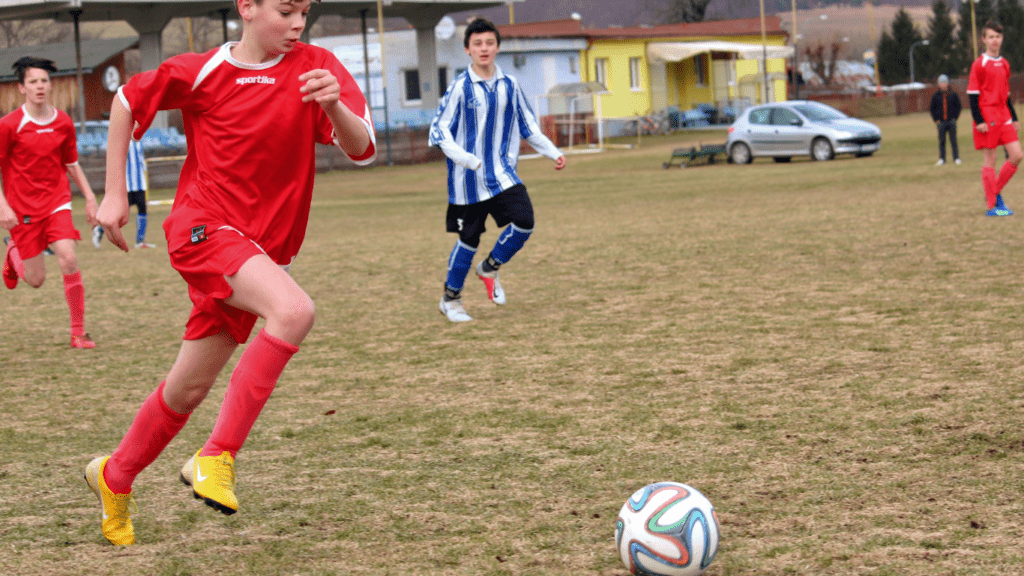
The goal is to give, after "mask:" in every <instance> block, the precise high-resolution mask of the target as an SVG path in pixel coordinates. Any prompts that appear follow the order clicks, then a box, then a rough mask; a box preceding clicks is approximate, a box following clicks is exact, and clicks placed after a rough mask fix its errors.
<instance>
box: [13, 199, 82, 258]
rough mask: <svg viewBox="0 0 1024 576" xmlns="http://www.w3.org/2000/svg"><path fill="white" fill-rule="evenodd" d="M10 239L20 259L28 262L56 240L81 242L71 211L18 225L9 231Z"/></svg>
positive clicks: (58, 212)
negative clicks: (16, 248)
mask: <svg viewBox="0 0 1024 576" xmlns="http://www.w3.org/2000/svg"><path fill="white" fill-rule="evenodd" d="M11 239H12V240H14V244H15V245H16V246H17V247H18V253H19V254H21V259H22V260H28V259H29V258H32V257H34V256H38V255H39V253H41V252H42V251H43V250H46V247H47V246H49V245H50V244H52V243H53V242H56V241H57V240H81V239H82V235H81V234H79V233H78V230H76V229H75V224H74V223H73V222H72V221H71V210H58V211H57V212H54V213H53V214H50V215H49V216H45V217H43V218H40V219H38V220H33V221H32V222H29V223H28V224H18V225H17V226H15V227H14V228H12V229H11Z"/></svg>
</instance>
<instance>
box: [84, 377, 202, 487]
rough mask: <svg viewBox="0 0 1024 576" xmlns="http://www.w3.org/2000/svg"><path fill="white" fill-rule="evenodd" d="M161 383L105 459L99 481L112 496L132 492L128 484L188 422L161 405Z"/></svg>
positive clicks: (162, 387) (162, 390)
mask: <svg viewBox="0 0 1024 576" xmlns="http://www.w3.org/2000/svg"><path fill="white" fill-rule="evenodd" d="M164 384H165V383H164V382H161V383H160V386H159V387H157V389H156V392H153V393H152V394H150V395H149V398H146V401H145V402H143V403H142V407H141V408H139V413H138V414H136V415H135V420H134V421H133V422H132V425H131V426H130V427H129V428H128V432H127V433H126V434H125V435H124V438H123V439H122V440H121V443H120V444H118V446H117V450H114V454H113V455H112V456H111V457H110V459H109V460H107V465H106V466H105V467H104V469H103V479H104V480H105V481H106V483H107V486H109V487H110V489H111V491H113V492H114V494H127V493H129V492H131V491H132V482H134V481H135V477H136V476H138V475H139V472H142V471H143V470H144V469H145V468H146V466H149V465H150V464H152V463H153V460H156V457H157V456H159V455H160V453H161V452H163V451H164V448H166V447H167V444H168V443H170V441H171V440H173V439H174V437H175V436H177V435H178V432H180V431H181V429H182V428H183V427H184V426H185V423H186V422H188V417H189V415H188V414H178V413H177V412H175V411H174V410H171V407H170V406H168V405H167V403H166V402H164Z"/></svg>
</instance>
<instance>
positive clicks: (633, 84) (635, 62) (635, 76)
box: [629, 58, 644, 92]
mask: <svg viewBox="0 0 1024 576" xmlns="http://www.w3.org/2000/svg"><path fill="white" fill-rule="evenodd" d="M640 61H641V59H640V58H630V59H629V88H630V90H632V91H634V92H637V91H640V90H643V89H644V87H643V82H641V81H640V66H641V64H640Z"/></svg>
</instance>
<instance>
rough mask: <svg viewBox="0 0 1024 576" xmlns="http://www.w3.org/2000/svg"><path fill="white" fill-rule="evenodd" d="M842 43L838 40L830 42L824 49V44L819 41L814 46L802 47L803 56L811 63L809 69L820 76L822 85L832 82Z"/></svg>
mask: <svg viewBox="0 0 1024 576" xmlns="http://www.w3.org/2000/svg"><path fill="white" fill-rule="evenodd" d="M841 48H842V45H841V44H840V43H839V42H832V44H831V45H830V46H829V47H828V50H827V51H826V49H825V45H824V44H821V43H819V44H818V45H817V46H815V47H814V48H811V47H810V46H808V47H806V48H804V57H805V58H806V60H807V62H809V63H810V65H811V70H814V73H815V74H817V75H818V78H821V83H822V85H823V86H828V85H830V84H832V79H833V78H835V75H836V62H838V61H839V51H840V49H841Z"/></svg>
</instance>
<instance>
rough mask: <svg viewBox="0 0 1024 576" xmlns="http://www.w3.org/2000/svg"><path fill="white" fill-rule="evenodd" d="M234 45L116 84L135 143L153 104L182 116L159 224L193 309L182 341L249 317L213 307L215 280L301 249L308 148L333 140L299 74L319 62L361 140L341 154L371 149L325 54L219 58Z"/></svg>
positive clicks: (361, 111)
mask: <svg viewBox="0 0 1024 576" xmlns="http://www.w3.org/2000/svg"><path fill="white" fill-rule="evenodd" d="M234 44H235V43H229V44H225V45H224V46H221V47H220V48H217V49H214V50H211V51H210V52H207V53H205V54H182V55H180V56H176V57H174V58H171V59H169V60H167V61H165V62H164V63H163V64H161V65H160V67H159V68H158V69H157V70H153V71H150V72H144V73H142V74H138V75H136V76H134V77H132V79H131V81H129V82H128V84H127V85H125V86H123V87H122V88H121V89H120V91H119V94H120V98H121V101H122V103H123V104H124V105H125V106H126V107H127V108H128V109H129V110H130V111H131V115H132V119H133V120H134V121H135V122H136V123H137V126H136V128H135V132H134V134H133V136H134V137H135V138H136V139H139V138H141V137H142V135H143V134H144V133H145V131H146V129H147V128H148V127H149V125H150V124H151V123H152V121H153V118H154V116H155V115H156V113H157V111H159V110H170V109H181V111H182V117H183V121H184V131H185V136H186V138H187V140H188V152H187V157H186V159H185V162H184V165H183V167H182V170H181V176H180V178H179V181H178V190H177V193H176V195H175V200H174V208H173V209H172V211H171V214H170V215H169V216H168V217H167V220H166V221H165V222H164V231H165V233H166V234H167V248H168V252H170V255H171V263H172V265H173V266H174V267H175V269H177V270H178V271H179V273H181V275H182V276H183V277H184V278H185V280H186V281H187V282H188V283H189V293H190V296H191V297H192V300H193V302H194V303H195V305H196V307H195V308H194V309H193V314H192V318H190V319H189V326H188V329H187V330H186V335H185V338H186V339H190V340H191V339H198V338H203V337H205V336H208V335H211V334H215V333H217V332H218V331H219V329H220V328H225V329H228V331H229V332H230V333H231V334H232V336H234V337H235V339H236V340H238V341H239V342H244V341H245V340H246V339H247V338H248V334H249V332H250V331H251V329H252V323H254V322H255V316H253V315H251V314H248V313H241V311H236V310H234V309H231V308H228V307H224V306H220V305H219V304H217V302H216V301H218V300H223V299H224V298H227V297H228V296H230V295H231V292H232V291H231V288H230V286H228V284H227V282H226V281H225V280H224V276H231V275H233V274H235V273H236V272H237V271H238V269H239V268H240V267H241V265H242V264H244V263H245V261H247V260H248V259H249V258H251V257H252V256H254V255H256V254H259V253H261V252H262V253H266V254H267V255H268V256H269V257H270V258H271V259H272V260H274V262H277V263H278V264H279V265H281V266H287V265H288V264H290V263H291V261H292V259H293V258H295V256H296V255H297V254H298V252H299V248H300V247H301V245H302V240H303V238H304V237H305V233H306V224H307V221H308V219H309V207H310V201H311V198H312V193H313V178H314V174H315V172H316V164H315V160H316V150H315V143H317V142H319V143H321V144H337V140H336V138H335V136H334V132H333V130H334V128H333V125H332V124H331V121H330V119H329V118H328V117H327V115H326V114H325V113H324V111H323V109H322V108H321V107H320V105H319V104H317V103H316V102H303V101H302V96H303V93H302V92H300V91H299V88H300V87H301V86H302V85H303V82H300V81H299V76H300V75H302V74H304V73H306V72H309V71H310V70H314V69H325V70H328V71H330V72H331V74H333V75H334V76H335V77H336V78H337V79H338V83H339V85H340V89H341V94H340V97H339V100H340V101H341V104H342V105H344V106H346V107H347V108H348V109H349V110H351V111H352V112H353V113H355V114H356V116H359V117H361V118H362V119H363V122H364V124H365V126H366V130H367V133H368V134H369V136H370V146H369V148H368V149H367V150H366V152H365V153H364V154H363V155H362V156H359V157H354V158H352V160H353V161H354V162H355V163H357V164H360V165H365V164H369V163H371V162H372V161H373V159H374V157H375V156H376V147H375V141H374V133H373V124H372V121H371V118H370V112H369V108H368V107H367V105H366V100H365V99H364V98H363V95H362V92H360V90H359V86H358V85H357V84H356V83H355V81H354V80H353V79H352V76H351V75H350V74H349V73H348V71H347V70H346V69H345V68H344V66H342V65H341V63H340V62H338V59H337V58H336V57H335V56H334V55H333V54H332V53H331V52H329V51H327V50H325V49H323V48H320V47H317V46H310V45H307V44H303V43H296V45H295V47H294V48H293V49H292V50H291V51H290V52H288V53H286V54H283V55H281V56H278V57H277V58H275V59H274V60H271V61H269V62H265V63H261V64H247V63H243V62H239V61H237V60H235V59H234V58H233V57H232V56H231V47H232V46H233V45H234ZM204 318H205V319H204ZM218 326H219V327H220V328H218Z"/></svg>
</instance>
